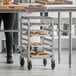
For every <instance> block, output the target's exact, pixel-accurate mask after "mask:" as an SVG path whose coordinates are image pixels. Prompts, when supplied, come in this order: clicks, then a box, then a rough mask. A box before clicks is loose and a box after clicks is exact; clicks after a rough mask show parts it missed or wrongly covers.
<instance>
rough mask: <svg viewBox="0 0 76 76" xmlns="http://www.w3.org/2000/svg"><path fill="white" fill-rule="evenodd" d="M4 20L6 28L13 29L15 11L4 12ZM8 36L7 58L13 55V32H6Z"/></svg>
mask: <svg viewBox="0 0 76 76" xmlns="http://www.w3.org/2000/svg"><path fill="white" fill-rule="evenodd" d="M2 17H3V21H4V30H12V29H13V25H14V20H15V14H14V13H3V14H2ZM5 36H6V48H7V58H9V57H12V50H13V49H12V44H13V43H12V42H13V37H12V36H13V33H12V32H5Z"/></svg>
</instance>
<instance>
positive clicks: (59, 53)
mask: <svg viewBox="0 0 76 76" xmlns="http://www.w3.org/2000/svg"><path fill="white" fill-rule="evenodd" d="M58 30H59V31H58V63H59V64H60V61H61V31H60V30H61V15H60V12H58Z"/></svg>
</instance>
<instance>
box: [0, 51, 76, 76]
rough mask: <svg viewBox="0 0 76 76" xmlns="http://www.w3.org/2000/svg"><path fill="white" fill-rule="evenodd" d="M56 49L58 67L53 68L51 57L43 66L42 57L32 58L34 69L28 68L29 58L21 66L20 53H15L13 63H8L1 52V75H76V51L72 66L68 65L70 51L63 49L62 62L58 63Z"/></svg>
mask: <svg viewBox="0 0 76 76" xmlns="http://www.w3.org/2000/svg"><path fill="white" fill-rule="evenodd" d="M57 57H58V56H57V51H55V60H56V68H55V70H52V69H51V64H50V59H48V63H47V66H45V67H44V66H43V64H42V60H41V59H32V70H31V71H28V70H27V60H26V59H25V66H24V68H21V67H20V64H19V54H14V55H13V59H14V63H13V64H6V56H5V54H0V76H76V51H73V54H72V68H71V69H69V67H68V51H62V55H61V64H58V61H57V60H58V59H57Z"/></svg>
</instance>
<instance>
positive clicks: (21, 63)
mask: <svg viewBox="0 0 76 76" xmlns="http://www.w3.org/2000/svg"><path fill="white" fill-rule="evenodd" d="M24 64H25V61H24V58H20V65H21V67H23V66H24Z"/></svg>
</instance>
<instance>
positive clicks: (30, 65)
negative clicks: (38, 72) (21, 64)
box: [27, 61, 32, 70]
mask: <svg viewBox="0 0 76 76" xmlns="http://www.w3.org/2000/svg"><path fill="white" fill-rule="evenodd" d="M27 68H28V70H31V69H32V63H31V61H29V62H28V65H27Z"/></svg>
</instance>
